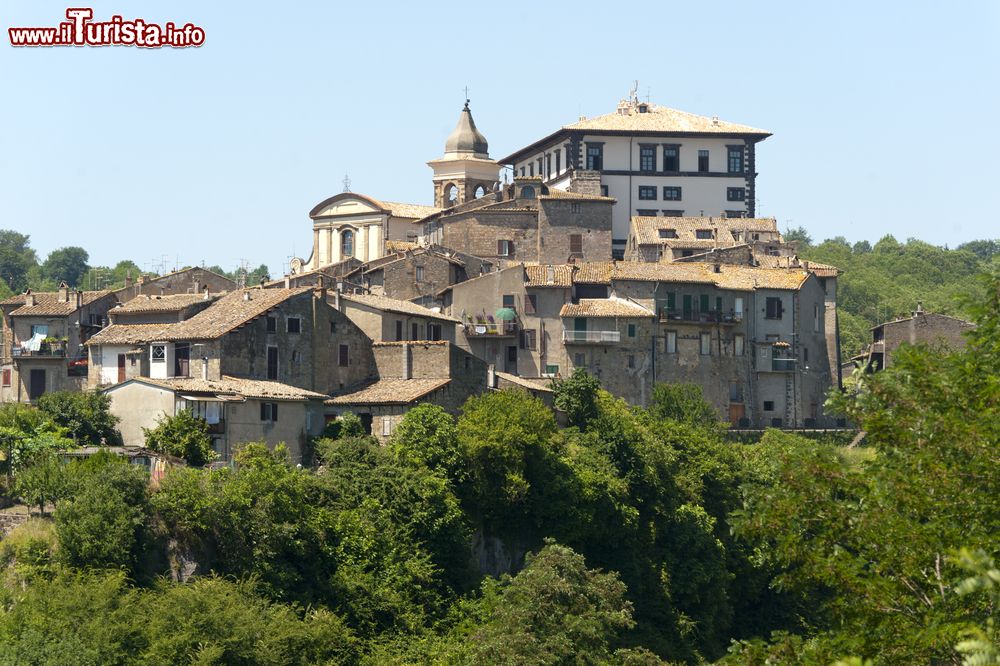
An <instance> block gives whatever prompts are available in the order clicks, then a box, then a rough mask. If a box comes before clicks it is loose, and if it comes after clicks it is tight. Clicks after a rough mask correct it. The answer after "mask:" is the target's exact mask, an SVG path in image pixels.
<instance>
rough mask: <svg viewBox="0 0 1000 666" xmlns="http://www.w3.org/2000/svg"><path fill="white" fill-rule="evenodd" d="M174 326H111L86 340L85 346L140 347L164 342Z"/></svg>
mask: <svg viewBox="0 0 1000 666" xmlns="http://www.w3.org/2000/svg"><path fill="white" fill-rule="evenodd" d="M176 325H177V324H112V325H111V326H108V327H107V328H105V329H103V330H101V331H100V332H98V333H97V334H96V335H94V336H92V337H91V338H90V339H89V340H87V345H88V346H95V345H142V344H146V343H148V342H157V341H161V340H166V339H167V335H168V331H169V330H170V329H171V328H172V327H174V326H176Z"/></svg>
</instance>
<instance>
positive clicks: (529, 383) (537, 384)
mask: <svg viewBox="0 0 1000 666" xmlns="http://www.w3.org/2000/svg"><path fill="white" fill-rule="evenodd" d="M496 376H497V377H499V378H500V379H503V380H504V381H508V382H510V383H511V384H514V385H516V386H523V387H524V388H526V389H528V390H530V391H545V392H546V393H552V387H551V383H552V380H551V379H549V378H547V377H520V376H518V375H512V374H510V373H507V372H497V373H496Z"/></svg>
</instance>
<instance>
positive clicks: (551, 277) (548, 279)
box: [545, 266, 556, 284]
mask: <svg viewBox="0 0 1000 666" xmlns="http://www.w3.org/2000/svg"><path fill="white" fill-rule="evenodd" d="M555 281H556V269H555V268H553V267H552V266H547V267H546V269H545V283H546V284H552V283H554V282H555Z"/></svg>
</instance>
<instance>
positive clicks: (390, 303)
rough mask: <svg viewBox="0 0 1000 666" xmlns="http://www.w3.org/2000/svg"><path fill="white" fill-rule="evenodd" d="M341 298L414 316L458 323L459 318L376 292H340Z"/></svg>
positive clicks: (386, 310)
mask: <svg viewBox="0 0 1000 666" xmlns="http://www.w3.org/2000/svg"><path fill="white" fill-rule="evenodd" d="M340 298H341V299H343V300H345V301H348V302H351V303H358V304H359V305H366V306H368V307H370V308H374V309H376V310H384V311H385V312H398V313H400V314H407V315H412V316H414V317H426V318H428V319H440V320H442V321H449V322H454V323H458V320H457V319H455V318H454V317H449V316H448V315H446V314H442V313H440V312H434V311H433V310H430V309H428V308H425V307H423V306H422V305H417V304H416V303H410V302H409V301H401V300H399V299H396V298H389V297H388V296H376V295H374V294H340Z"/></svg>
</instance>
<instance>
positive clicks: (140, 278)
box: [139, 273, 146, 284]
mask: <svg viewBox="0 0 1000 666" xmlns="http://www.w3.org/2000/svg"><path fill="white" fill-rule="evenodd" d="M139 284H146V276H145V275H144V274H142V273H140V274H139Z"/></svg>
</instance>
